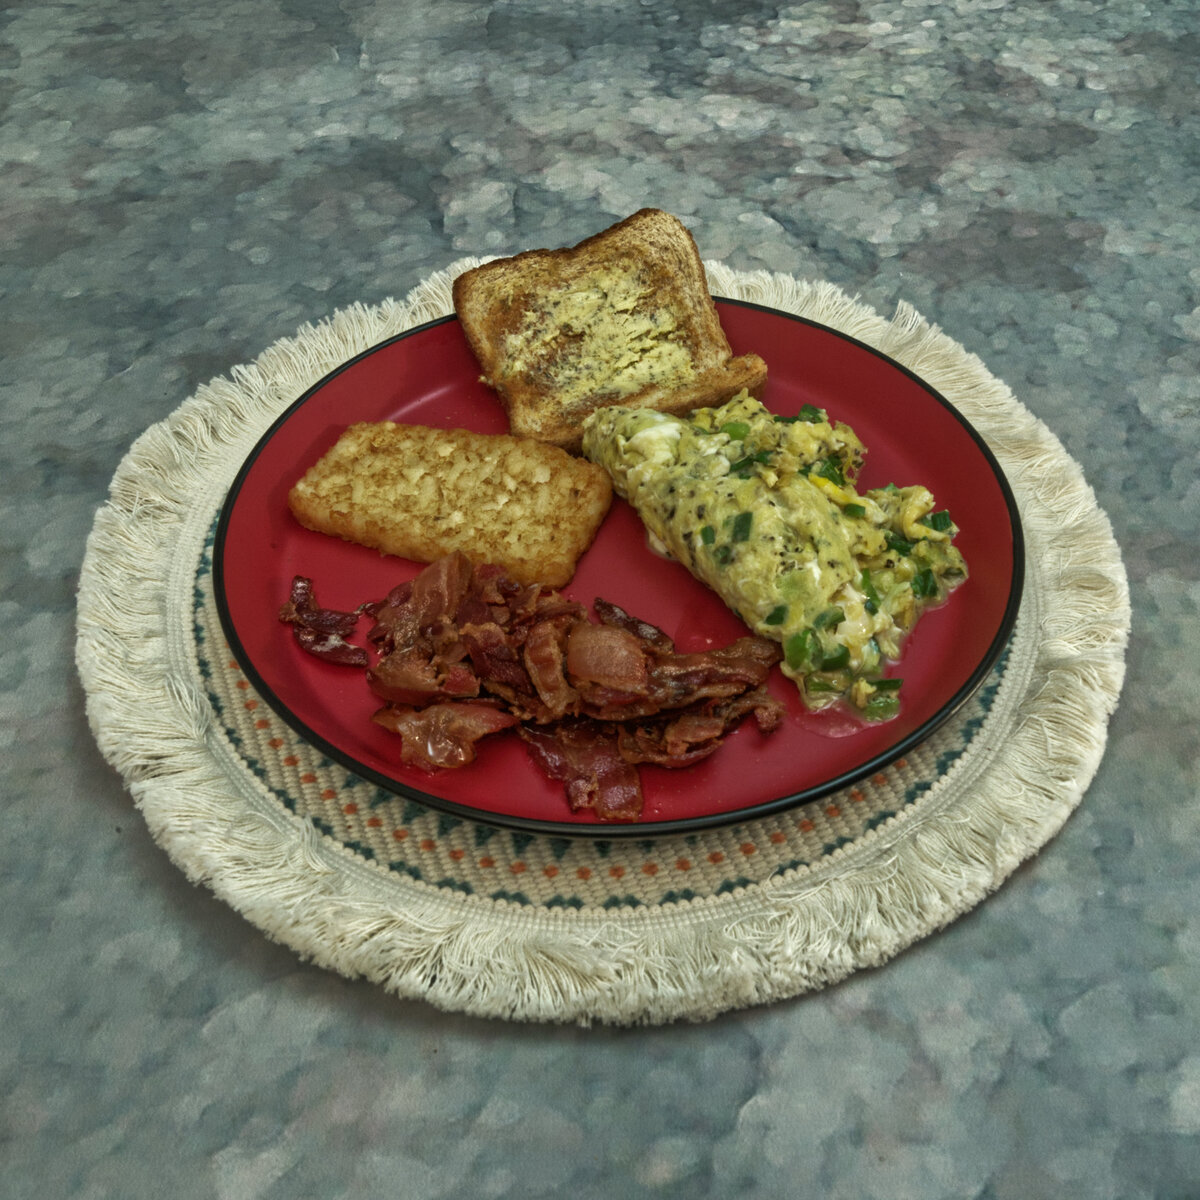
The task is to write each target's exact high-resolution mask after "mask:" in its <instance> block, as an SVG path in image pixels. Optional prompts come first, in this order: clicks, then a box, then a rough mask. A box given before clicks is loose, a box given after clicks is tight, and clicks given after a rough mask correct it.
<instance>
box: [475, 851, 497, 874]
mask: <svg viewBox="0 0 1200 1200" xmlns="http://www.w3.org/2000/svg"><path fill="white" fill-rule="evenodd" d="M479 865H480V866H481V867H483V868H484V869H485V870H486V869H487V868H488V867H494V866H495V865H496V860H495V859H494V858H492V857H491V855H489V854H485V855H484V856H483V857H482V858H481V859H480V860H479Z"/></svg>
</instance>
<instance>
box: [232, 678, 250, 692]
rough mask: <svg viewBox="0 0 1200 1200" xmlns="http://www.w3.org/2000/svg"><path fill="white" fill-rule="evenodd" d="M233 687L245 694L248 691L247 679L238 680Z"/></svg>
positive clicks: (248, 683) (248, 682)
mask: <svg viewBox="0 0 1200 1200" xmlns="http://www.w3.org/2000/svg"><path fill="white" fill-rule="evenodd" d="M234 686H235V687H237V689H238V691H240V692H245V691H247V690H249V687H250V681H249V680H248V679H239V680H238V681H237V683H236V684H235V685H234Z"/></svg>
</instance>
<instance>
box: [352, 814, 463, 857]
mask: <svg viewBox="0 0 1200 1200" xmlns="http://www.w3.org/2000/svg"><path fill="white" fill-rule="evenodd" d="M367 823H368V824H370V822H369V821H368V822H367ZM466 854H467V852H466V851H465V850H463V849H462V848H461V847H459V848H458V849H456V850H451V851H450V857H451V858H452V859H454V861H455V862H462V860H463V859H464V858H465V857H466Z"/></svg>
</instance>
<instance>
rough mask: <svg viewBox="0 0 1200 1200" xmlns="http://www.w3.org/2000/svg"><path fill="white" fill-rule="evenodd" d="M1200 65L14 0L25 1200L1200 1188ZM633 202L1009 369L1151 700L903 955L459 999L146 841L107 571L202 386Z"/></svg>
mask: <svg viewBox="0 0 1200 1200" xmlns="http://www.w3.org/2000/svg"><path fill="white" fill-rule="evenodd" d="M1198 61H1200V10H1198V9H1197V7H1196V5H1195V4H1193V3H1188V2H1184V0H1175V2H1161V3H1149V2H1147V3H1136V2H1134V0H1113V2H1109V3H1099V2H1096V0H1061V2H1056V3H1053V4H1049V3H1047V4H1015V3H1004V0H949V2H947V3H933V2H932V0H928V2H927V0H892V2H884V0H881V2H879V3H870V2H865V0H864V2H862V3H856V2H854V0H829V2H825V0H819V2H812V3H805V4H798V5H791V6H788V5H782V4H765V3H739V4H734V3H721V2H719V0H706V2H698V3H685V2H684V0H674V2H668V0H645V2H643V3H641V4H633V3H618V2H612V0H601V2H596V3H591V4H586V5H585V4H583V3H563V0H518V2H513V3H503V4H481V3H472V2H470V0H455V2H453V3H445V2H442V3H433V2H431V0H414V2H412V3H405V4H399V3H395V4H392V3H384V2H383V0H342V2H341V3H337V2H336V0H321V2H316V0H260V2H252V0H210V3H207V4H203V5H195V6H184V5H177V4H166V5H164V4H161V3H159V2H157V0H155V2H151V0H88V3H71V2H67V0H64V2H61V3H38V4H33V3H17V4H13V5H10V6H8V7H6V8H5V9H4V10H3V13H2V15H0V114H2V121H0V159H2V164H0V214H2V220H0V228H2V229H3V250H2V251H0V305H2V319H0V354H2V356H3V373H2V375H0V431H2V434H3V436H2V437H0V503H2V505H3V508H2V510H0V544H2V546H3V553H2V556H0V614H2V615H3V624H4V628H5V632H6V636H5V638H4V641H3V645H2V646H0V684H2V689H3V690H2V693H0V719H2V726H0V728H2V730H3V733H2V737H3V748H4V758H3V764H2V765H0V771H2V773H3V774H2V777H3V799H4V810H3V811H4V819H5V831H6V836H5V837H4V838H3V839H2V841H0V910H2V912H3V920H2V921H0V1147H2V1149H0V1168H2V1176H3V1179H4V1184H3V1187H2V1188H0V1190H2V1191H3V1192H4V1194H5V1195H6V1196H12V1197H14V1198H16V1197H20V1198H37V1200H41V1198H44V1197H68V1196H70V1197H86V1198H87V1200H99V1198H101V1197H114V1198H120V1200H141V1198H143V1197H146V1198H148V1197H159V1196H163V1195H170V1196H173V1197H180V1198H186V1200H190V1198H192V1197H196V1198H209V1197H211V1198H219V1200H257V1198H262V1200H280V1198H283V1197H288V1198H294V1197H305V1198H314V1200H325V1198H335V1197H359V1196H383V1195H387V1196H396V1197H403V1198H405V1200H407V1198H412V1200H427V1198H432V1197H472V1198H475V1197H479V1198H483V1197H530V1196H561V1195H571V1196H573V1197H578V1198H580V1200H603V1198H610V1197H614V1196H621V1197H627V1196H652V1197H688V1198H689V1200H691V1198H695V1197H722V1198H724V1197H764V1198H766V1197H783V1196H787V1197H792V1196H821V1197H837V1198H841V1197H844V1198H853V1200H870V1198H873V1197H881V1198H882V1197H887V1198H889V1200H895V1198H897V1197H914V1198H922V1200H925V1198H939V1197H946V1198H962V1197H978V1198H981V1200H983V1198H986V1200H1036V1198H1040V1197H1059V1196H1078V1197H1084V1196H1086V1197H1089V1198H1094V1200H1106V1198H1113V1200H1135V1198H1140V1197H1147V1198H1148V1197H1156V1198H1158V1197H1178V1198H1184V1197H1194V1196H1196V1195H1198V1194H1200V1182H1198V1181H1200V865H1198V856H1197V846H1200V760H1198V757H1197V745H1198V740H1197V737H1196V729H1197V701H1196V696H1197V680H1198V679H1200V650H1198V648H1197V647H1198V646H1200V638H1198V637H1197V634H1196V627H1197V617H1198V610H1200V482H1198V472H1197V468H1196V462H1197V454H1198V452H1200V370H1198V368H1200V297H1198V294H1197V293H1198V291H1200V254H1198V250H1200V219H1198V218H1200V214H1198V212H1197V196H1198V195H1200V160H1198V157H1197V149H1196V148H1197V145H1200V119H1198V111H1200V107H1198V105H1197V100H1196V97H1197V94H1198V93H1197V82H1198V81H1197V62H1198ZM643 204H653V205H657V206H660V207H663V208H666V209H669V210H671V211H673V212H675V213H677V214H678V215H680V216H681V217H683V218H684V219H685V220H686V221H687V223H688V224H689V225H690V226H691V227H692V229H693V230H694V232H695V234H696V236H697V239H698V241H699V243H700V245H701V248H702V251H703V253H704V254H705V256H706V257H710V258H719V259H724V260H725V261H727V262H728V263H730V265H732V266H735V267H739V268H752V267H759V266H762V267H769V268H771V269H776V270H783V271H787V272H792V273H795V274H798V275H802V276H808V277H824V278H827V279H830V280H832V281H833V282H835V283H837V284H839V285H841V286H842V287H844V288H845V289H846V290H848V291H850V292H852V293H855V294H858V295H860V296H861V297H862V298H863V299H864V300H866V301H868V302H869V303H871V304H873V305H874V306H876V307H877V308H879V309H880V310H882V311H885V312H890V311H891V309H892V308H893V306H894V305H895V303H896V302H897V301H898V300H901V299H904V300H908V301H910V302H912V303H913V304H914V305H915V306H916V307H917V308H918V309H920V310H921V311H922V312H923V313H924V314H925V315H926V316H928V317H929V318H931V319H932V320H934V321H935V322H937V323H938V324H940V325H941V326H942V327H943V328H944V329H945V330H946V331H947V332H948V333H950V334H951V335H952V336H953V337H955V338H956V339H958V340H959V341H960V342H962V343H963V344H964V345H965V346H967V347H968V348H969V349H971V350H973V351H975V352H976V353H978V354H979V355H980V356H981V357H982V358H983V359H984V361H985V362H986V363H987V364H988V366H989V367H990V368H991V369H992V371H993V372H994V373H995V374H997V375H999V376H1000V377H1002V378H1003V379H1005V380H1006V381H1007V382H1008V383H1009V384H1010V385H1011V386H1012V387H1013V389H1014V390H1015V391H1016V393H1017V394H1018V395H1019V396H1020V398H1021V399H1022V400H1023V401H1024V402H1025V403H1026V404H1027V405H1028V406H1029V407H1030V408H1032V409H1033V410H1034V411H1035V412H1036V413H1037V414H1039V415H1040V416H1041V417H1043V418H1044V419H1045V420H1046V421H1047V422H1048V423H1049V424H1050V426H1051V427H1052V428H1053V429H1054V430H1055V431H1056V432H1057V433H1058V434H1059V436H1060V437H1061V438H1062V439H1063V441H1064V443H1065V444H1066V446H1067V447H1068V449H1069V450H1070V451H1071V453H1072V454H1073V455H1074V456H1075V457H1076V458H1077V459H1078V460H1079V462H1080V463H1081V464H1082V466H1083V468H1084V470H1085V472H1086V474H1087V476H1088V478H1089V480H1090V481H1091V482H1092V484H1093V485H1094V487H1095V488H1096V491H1097V493H1098V496H1099V499H1100V502H1101V504H1102V506H1103V507H1104V508H1105V510H1106V511H1107V512H1108V514H1109V515H1110V517H1111V518H1112V521H1113V524H1114V527H1115V530H1116V533H1117V536H1118V538H1119V540H1120V542H1121V544H1122V546H1123V548H1124V552H1125V555H1126V559H1127V563H1128V567H1129V572H1130V579H1131V586H1132V592H1133V600H1134V605H1135V625H1134V633H1133V640H1132V645H1131V649H1130V657H1129V677H1128V682H1127V686H1126V690H1125V694H1124V697H1123V701H1122V704H1121V707H1120V709H1119V710H1118V712H1117V714H1116V717H1115V719H1114V721H1113V724H1112V727H1111V740H1110V745H1109V749H1108V753H1107V755H1106V757H1105V759H1104V761H1103V763H1102V765H1101V768H1100V771H1099V774H1098V775H1097V777H1096V779H1095V781H1094V784H1093V786H1092V788H1091V790H1090V792H1089V793H1088V795H1087V797H1086V798H1085V801H1084V804H1083V806H1082V807H1081V808H1080V810H1079V811H1078V812H1077V813H1076V814H1075V816H1074V817H1073V818H1072V819H1071V820H1070V821H1069V822H1068V824H1067V826H1066V828H1065V829H1064V830H1063V832H1062V833H1061V834H1060V835H1059V836H1058V838H1056V839H1055V840H1054V841H1053V842H1052V843H1051V844H1050V845H1049V846H1048V847H1047V848H1046V850H1045V851H1044V852H1043V853H1042V854H1041V855H1040V856H1039V857H1038V858H1037V859H1035V860H1034V861H1033V862H1032V863H1030V864H1028V865H1027V866H1026V867H1025V868H1024V869H1022V870H1021V871H1020V872H1019V873H1018V874H1017V875H1016V876H1015V877H1014V878H1013V879H1012V880H1010V882H1009V883H1008V884H1007V885H1006V886H1005V887H1004V888H1003V889H1002V890H1001V891H1000V892H999V893H998V894H997V895H996V896H995V897H993V898H992V899H991V900H990V901H989V902H987V903H986V904H984V905H983V906H982V907H980V908H979V909H977V910H976V911H975V912H973V913H972V914H971V915H969V916H968V917H966V918H964V919H963V920H961V921H959V922H957V923H956V924H955V925H953V926H952V927H951V928H950V929H948V930H947V931H945V932H944V933H942V934H940V935H938V936H937V937H934V938H932V939H930V940H928V941H926V942H924V943H922V944H920V945H918V946H917V947H915V948H913V949H912V950H910V951H908V952H907V953H905V954H903V955H902V956H901V957H900V958H899V959H897V960H896V961H894V962H893V963H891V964H890V965H889V966H887V967H886V968H884V969H882V970H879V971H874V972H868V973H864V974H861V975H858V976H855V977H853V978H852V979H851V980H849V981H848V982H847V983H845V984H843V985H841V986H838V987H836V988H833V989H831V990H829V991H827V992H824V993H821V994H818V995H815V996H812V997H809V998H806V999H801V1000H797V1001H795V1002H792V1003H786V1004H780V1005H776V1006H774V1007H771V1008H767V1009H762V1010H757V1011H750V1012H745V1013H740V1014H734V1015H731V1016H728V1017H725V1018H722V1019H720V1020H717V1021H715V1022H713V1023H711V1024H707V1025H703V1026H696V1027H692V1026H684V1027H673V1028H667V1029H660V1030H654V1031H626V1032H615V1031H609V1030H590V1031H584V1030H579V1029H556V1028H527V1027H519V1026H510V1025H503V1024H489V1023H483V1022H477V1021H473V1020H470V1019H466V1018H459V1017H454V1016H447V1015H445V1014H442V1013H439V1012H437V1011H434V1010H433V1009H431V1008H429V1007H427V1006H424V1005H422V1004H418V1003H402V1002H398V1001H395V1000H392V999H390V998H389V997H387V996H386V995H384V994H383V993H382V992H380V991H378V990H376V989H374V988H372V987H369V986H367V985H362V984H352V983H348V982H345V981H343V980H341V979H339V978H337V977H335V976H332V975H329V974H326V973H323V972H320V971H318V970H316V969H313V968H310V967H307V966H305V965H303V964H302V963H300V962H299V961H297V960H296V959H295V958H294V957H293V956H292V955H291V954H290V953H289V952H286V951H285V950H283V949H281V948H279V947H277V946H274V945H272V944H270V943H268V942H267V941H266V940H265V939H264V938H263V937H262V936H261V935H260V934H259V933H258V932H256V930H254V929H253V928H252V927H251V926H249V925H248V924H247V923H245V922H244V921H243V920H242V919H241V918H240V917H238V916H237V915H235V914H234V913H233V912H231V911H230V910H228V909H226V908H225V907H223V906H222V905H221V904H219V903H218V902H217V901H215V900H214V899H213V898H212V897H211V896H210V895H208V894H207V893H206V892H204V891H202V890H199V889H195V888H193V887H191V886H190V885H189V884H188V883H187V882H186V880H185V879H184V878H183V876H182V875H181V874H180V873H179V872H177V871H176V870H175V869H174V868H173V867H172V866H171V865H170V863H169V862H168V861H167V859H166V857H165V855H164V854H163V853H162V852H161V851H160V850H159V849H158V848H157V847H156V846H155V845H154V844H153V842H152V841H151V839H150V837H149V835H148V833H147V832H146V829H145V827H144V826H143V825H142V823H141V820H140V818H139V817H138V815H137V813H136V812H135V811H134V809H133V808H132V805H131V803H130V801H129V799H128V796H127V794H126V793H125V791H124V789H123V786H122V783H121V781H120V779H119V778H118V777H117V775H116V774H115V773H114V772H113V771H112V770H111V769H110V768H109V767H108V766H107V765H106V764H105V763H104V762H103V761H102V759H101V758H100V755H99V753H98V751H97V750H96V748H95V746H94V743H93V741H92V739H91V736H90V733H89V731H88V728H87V725H86V722H85V719H84V712H83V696H82V692H81V688H80V686H79V684H78V682H77V679H76V677H75V674H74V670H73V666H72V651H73V636H74V635H73V617H74V587H75V583H76V579H77V573H78V568H79V564H80V561H81V558H82V556H83V550H84V541H85V538H86V536H87V533H88V531H89V529H90V526H91V522H92V517H93V514H94V512H95V509H96V508H97V506H98V505H99V504H100V503H101V502H102V501H103V499H104V496H105V490H106V486H107V483H108V481H109V479H110V478H111V476H112V474H113V471H114V470H115V468H116V466H117V464H118V462H119V461H120V459H121V457H122V456H123V454H124V452H125V450H126V449H127V447H128V446H129V444H130V442H131V441H132V440H133V439H134V438H135V437H136V436H137V435H138V434H139V433H140V432H141V431H142V430H143V429H145V428H146V427H147V426H148V425H149V424H151V423H152V422H154V421H157V420H158V419H160V418H162V417H164V416H166V415H167V414H168V413H169V412H171V411H172V410H173V409H174V408H175V407H176V406H177V405H178V404H179V403H180V402H181V401H182V400H183V399H185V398H186V397H187V396H188V395H189V394H190V393H191V392H192V391H193V390H194V388H195V387H196V386H198V385H199V384H201V383H203V382H206V381H207V380H209V379H210V378H212V377H213V376H215V375H218V374H221V373H224V372H226V371H227V370H229V368H231V367H232V366H234V365H236V364H238V363H242V362H246V361H249V360H250V359H252V358H254V357H255V356H256V355H257V354H258V353H259V352H260V351H261V350H262V349H264V348H265V347H267V346H268V345H270V344H271V343H272V342H273V341H275V340H276V339H277V338H279V337H281V336H285V335H288V334H291V333H292V332H294V330H295V329H296V327H297V326H298V325H300V324H301V323H303V322H307V321H313V320H318V319H320V318H322V317H324V316H326V315H327V314H329V313H330V312H332V311H333V310H334V309H336V308H338V307H341V306H344V305H346V304H349V303H351V302H354V301H359V300H361V301H365V302H369V303H370V302H376V301H379V300H382V299H383V298H384V297H386V296H388V295H396V296H400V295H403V294H404V293H405V292H406V291H407V290H408V289H409V288H411V287H412V286H413V285H414V284H416V283H417V282H418V281H419V280H420V279H421V278H423V277H424V276H425V275H427V274H428V273H429V272H430V271H431V270H434V269H437V268H439V267H442V266H444V265H446V264H447V263H448V262H450V261H452V260H453V259H455V258H457V257H459V256H461V255H463V254H469V253H488V252H511V251H515V250H518V249H523V248H526V247H529V246H543V245H561V244H565V243H569V242H573V241H575V240H578V239H579V238H580V237H583V236H585V235H586V234H588V233H591V232H594V231H595V230H597V229H599V228H602V227H603V226H605V225H607V224H609V223H611V222H612V221H613V220H615V219H617V218H619V217H621V216H624V215H626V214H628V213H629V212H631V211H633V210H634V209H635V208H638V207H640V206H642V205H643Z"/></svg>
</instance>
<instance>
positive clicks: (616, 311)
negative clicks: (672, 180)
mask: <svg viewBox="0 0 1200 1200" xmlns="http://www.w3.org/2000/svg"><path fill="white" fill-rule="evenodd" d="M454 307H455V311H456V312H457V314H458V318H459V321H460V322H461V324H462V327H463V332H464V333H465V334H466V336H467V341H468V342H469V343H470V346H471V349H472V350H473V351H474V353H475V357H476V358H477V359H478V360H479V364H480V366H481V367H482V368H483V375H484V379H485V381H486V382H487V383H488V384H489V385H490V386H491V387H493V388H494V389H495V390H496V392H497V393H498V394H499V397H500V400H501V401H502V403H503V404H504V407H505V409H506V411H507V413H508V420H509V428H510V429H511V431H512V432H513V433H514V434H519V435H521V436H523V437H531V438H537V439H538V440H539V441H544V442H551V443H553V444H554V445H556V446H561V447H563V448H564V449H567V450H570V451H572V452H577V451H578V450H579V444H580V437H581V429H580V427H581V425H582V424H583V420H584V418H585V417H587V416H588V414H589V413H591V412H593V411H594V410H595V409H597V408H601V407H603V406H606V405H610V404H624V405H629V406H631V407H642V408H656V409H659V410H661V411H663V412H669V413H675V414H679V413H684V412H689V411H690V410H691V409H693V408H700V407H704V406H709V405H717V404H723V403H724V402H725V401H726V400H728V399H730V397H732V396H734V395H735V394H736V393H738V392H740V391H741V390H742V389H743V388H745V389H746V390H747V391H749V392H750V393H751V395H754V396H756V397H757V396H761V393H762V388H763V385H764V384H765V382H766V378H767V366H766V363H764V362H763V360H762V359H761V358H759V356H758V355H757V354H745V355H742V356H740V357H736V358H735V357H734V356H733V354H732V351H731V350H730V348H729V342H728V340H727V339H726V337H725V333H724V330H722V328H721V322H720V318H719V317H718V315H717V308H716V305H715V304H714V303H713V299H712V297H711V295H709V291H708V280H707V278H706V276H705V273H704V264H703V262H702V261H701V259H700V254H699V251H698V250H697V248H696V242H695V239H694V238H693V237H692V235H691V233H690V232H689V231H688V230H687V228H686V227H685V226H684V225H683V224H682V223H681V222H680V221H679V220H678V219H677V218H676V217H673V216H671V215H670V214H669V213H665V212H663V211H661V210H660V209H655V208H644V209H642V210H640V211H639V212H636V213H634V214H633V216H631V217H627V218H626V219H625V220H624V221H621V222H619V223H618V224H616V225H613V226H611V227H610V228H608V229H606V230H604V231H603V232H601V233H597V234H595V235H594V236H592V237H590V238H587V239H586V240H585V241H582V242H580V243H579V244H578V245H577V246H572V247H568V248H566V249H562V250H527V251H525V252H524V253H523V254H517V255H515V256H514V257H512V258H502V259H496V260H494V261H492V262H489V263H484V264H483V265H482V266H479V267H475V268H473V269H472V270H470V271H466V272H464V273H463V274H462V275H459V276H458V277H457V278H456V279H455V281H454Z"/></svg>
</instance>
